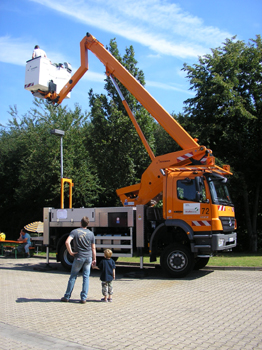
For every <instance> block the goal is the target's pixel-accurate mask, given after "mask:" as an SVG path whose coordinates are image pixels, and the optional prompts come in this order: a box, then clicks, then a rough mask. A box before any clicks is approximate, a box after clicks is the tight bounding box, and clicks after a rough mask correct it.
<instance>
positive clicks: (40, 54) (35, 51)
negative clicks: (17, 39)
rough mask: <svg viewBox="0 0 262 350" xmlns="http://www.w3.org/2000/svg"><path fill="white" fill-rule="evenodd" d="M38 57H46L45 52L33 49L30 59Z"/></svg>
mask: <svg viewBox="0 0 262 350" xmlns="http://www.w3.org/2000/svg"><path fill="white" fill-rule="evenodd" d="M39 56H41V57H46V53H45V51H44V50H42V49H34V51H33V55H32V57H33V58H36V57H39Z"/></svg>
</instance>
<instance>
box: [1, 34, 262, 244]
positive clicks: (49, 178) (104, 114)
mask: <svg viewBox="0 0 262 350" xmlns="http://www.w3.org/2000/svg"><path fill="white" fill-rule="evenodd" d="M108 49H109V51H110V52H111V53H112V54H113V55H114V56H115V57H116V58H117V59H118V60H119V61H120V62H121V63H122V64H123V65H124V66H125V67H126V68H127V69H128V70H129V71H130V72H131V73H132V74H133V75H134V76H135V77H136V79H137V80H138V81H140V83H141V84H142V85H144V84H145V78H144V74H143V72H142V71H141V70H139V69H138V67H137V61H136V60H135V53H134V49H133V47H132V46H131V47H129V48H127V49H126V51H125V54H124V56H123V57H121V55H120V53H119V51H118V48H117V44H116V41H115V40H111V41H110V44H109V47H108ZM261 57H262V55H261V38H260V37H258V38H257V39H256V40H254V41H252V43H251V44H249V45H245V44H244V43H243V42H241V41H237V42H234V39H233V40H228V41H227V42H226V43H225V44H224V46H223V47H222V48H218V49H214V50H213V51H212V54H211V55H207V56H204V57H201V58H200V59H199V64H196V65H194V66H193V67H190V66H188V65H184V70H185V71H186V72H187V76H188V78H189V80H190V83H191V88H192V89H194V90H195V92H196V96H195V97H194V98H192V99H189V100H187V101H186V105H187V107H186V110H185V112H186V113H185V114H184V115H183V114H179V115H177V116H175V115H174V116H173V117H174V118H176V120H177V121H178V122H179V123H180V124H181V125H182V126H183V127H184V128H185V129H186V130H187V131H188V132H189V133H190V134H191V135H192V137H194V138H195V137H197V138H198V139H199V142H200V144H204V145H205V146H207V147H209V148H211V149H212V150H213V153H214V155H215V156H216V157H217V158H218V159H217V161H218V163H219V164H220V163H221V162H223V163H228V164H230V165H231V166H232V168H233V172H234V176H233V177H231V181H230V186H231V195H232V197H233V201H234V203H235V204H236V216H237V220H238V226H239V228H238V237H239V238H240V240H239V242H240V244H239V247H242V249H247V248H248V246H249V248H250V250H253V251H254V250H256V249H257V247H259V246H260V245H261V242H260V241H259V239H261V219H262V214H261V213H262V208H261V207H262V206H261V196H260V189H261V170H262V169H261V164H262V163H261V162H260V161H259V159H260V158H261V152H262V151H261V149H262V147H261V146H262V145H261V137H260V134H261V131H262V130H261V107H262V106H261V80H262V79H261V76H262V73H261V72H262V70H261V69H262V67H261ZM105 81H106V83H105V94H100V95H98V94H96V93H94V92H93V91H92V90H90V92H89V105H90V113H86V112H83V111H82V110H81V108H80V107H79V106H78V105H76V106H75V109H74V110H70V109H68V108H67V107H61V106H59V107H56V108H55V107H53V106H52V105H49V104H47V103H46V102H43V101H42V100H40V101H39V100H35V101H34V106H33V108H31V110H30V111H29V112H28V114H26V115H25V116H23V117H21V116H19V114H18V112H17V111H16V108H15V107H14V108H12V109H11V110H10V116H11V118H10V121H9V125H8V128H0V181H1V184H2V190H1V191H0V215H1V218H0V225H1V227H0V230H1V231H4V232H5V233H6V234H7V238H9V239H15V238H17V235H18V232H19V229H20V228H21V227H22V226H24V225H25V224H28V223H29V222H32V221H35V220H42V210H43V207H56V208H58V207H59V206H60V138H59V137H57V136H54V135H51V134H50V131H51V130H52V129H62V130H64V131H65V136H64V137H63V153H64V155H63V159H64V177H68V178H71V179H73V182H74V188H73V207H82V206H85V207H92V206H114V205H120V202H119V200H118V197H117V196H116V192H115V190H116V189H117V188H120V187H123V186H128V185H131V184H135V183H137V182H139V181H140V178H141V175H142V173H143V172H144V170H145V169H146V168H147V166H148V165H149V164H150V158H149V156H148V154H147V152H146V150H145V148H144V146H143V144H142V142H141V140H140V138H139V136H138V134H137V132H136V131H135V128H134V126H133V125H132V122H131V120H130V118H129V117H128V115H127V113H126V111H125V109H124V107H123V105H122V102H121V99H120V98H119V96H118V95H117V92H116V90H115V88H114V87H113V85H112V83H111V81H110V79H109V78H106V80H105ZM118 84H119V86H120V89H121V91H122V93H123V95H124V97H125V99H126V101H127V102H128V104H129V107H130V108H131V110H132V112H133V114H134V115H135V117H136V119H137V121H138V123H139V125H140V127H141V129H142V131H143V133H144V135H145V137H146V139H147V141H148V143H149V145H150V147H151V148H152V150H153V152H154V153H155V155H161V154H165V153H170V152H174V151H176V150H178V149H179V147H178V145H177V144H176V142H175V141H174V140H173V139H172V138H171V137H170V136H169V135H168V134H167V133H166V132H165V131H164V130H163V128H162V127H161V126H160V125H159V124H157V123H156V122H155V121H154V120H153V119H152V117H151V116H150V115H149V113H148V112H147V111H146V110H145V109H144V108H143V107H142V106H141V105H140V103H138V102H137V101H136V99H135V98H134V97H133V96H132V95H131V94H130V93H129V91H128V90H127V89H126V88H125V87H123V86H122V85H121V84H120V83H119V82H118ZM65 197H66V198H65V207H67V204H68V191H67V187H66V188H65Z"/></svg>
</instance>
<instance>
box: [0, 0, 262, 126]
mask: <svg viewBox="0 0 262 350" xmlns="http://www.w3.org/2000/svg"><path fill="white" fill-rule="evenodd" d="M261 15H262V0H249V1H247V0H212V1H211V0H181V1H180V0H179V1H175V0H173V1H172V0H75V1H72V0H70V1H68V0H1V2H0V78H1V79H0V124H2V125H4V126H5V125H6V124H7V123H8V119H9V118H10V115H9V114H8V111H9V110H10V108H9V106H14V105H16V107H17V110H18V113H19V116H23V115H25V114H26V113H27V112H28V111H29V110H30V108H32V107H33V103H32V102H33V96H32V95H31V93H30V92H28V91H26V90H24V88H23V87H24V74H25V63H26V61H27V60H28V59H30V58H31V55H32V51H33V47H34V46H35V45H36V44H38V45H40V47H41V48H42V49H44V50H45V51H46V53H47V56H48V58H50V60H51V61H52V62H70V63H71V65H72V67H73V72H74V71H75V70H76V69H77V68H78V67H79V65H80V57H79V43H80V41H81V40H82V38H83V37H84V36H85V34H86V32H90V33H91V34H92V35H93V36H95V37H96V38H97V39H98V40H99V41H100V42H101V43H102V44H104V45H105V46H106V45H108V44H109V41H110V39H112V38H116V41H117V43H118V47H119V50H120V53H121V55H123V54H124V53H125V48H126V47H129V46H130V45H133V47H134V50H135V57H136V59H137V61H138V67H139V68H140V69H142V70H143V71H144V73H145V79H146V89H147V90H148V91H149V92H150V93H151V95H152V96H153V97H154V98H155V99H156V100H157V101H158V102H159V103H160V104H161V105H162V106H163V107H164V108H165V109H166V110H167V111H168V112H169V113H172V112H175V113H179V112H183V102H184V101H185V100H186V99H187V98H190V97H192V96H193V92H192V91H190V90H189V82H188V81H187V79H186V78H185V73H184V72H183V71H181V68H182V67H183V63H184V62H186V63H188V64H190V65H193V64H194V63H198V57H199V56H201V55H205V54H208V53H210V48H216V47H218V46H220V45H222V43H223V42H224V41H225V39H226V38H232V37H233V36H234V35H237V39H239V40H244V41H245V42H246V43H247V42H248V40H249V39H255V37H256V35H257V34H262V16H261ZM104 78H105V76H104V66H103V65H102V64H101V62H100V61H98V59H97V58H96V57H94V56H93V54H92V53H90V54H89V71H88V72H87V73H86V74H85V76H84V78H82V80H81V81H80V82H79V83H78V85H76V87H75V88H74V90H73V91H72V93H71V99H70V100H64V101H63V103H62V105H68V107H70V108H72V109H74V106H75V104H76V103H78V104H79V105H80V106H81V107H82V110H83V111H84V110H87V111H88V110H89V101H88V91H89V89H90V88H92V89H93V91H94V92H95V93H103V92H104V90H103V89H104Z"/></svg>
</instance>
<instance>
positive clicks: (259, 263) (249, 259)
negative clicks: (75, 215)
mask: <svg viewBox="0 0 262 350" xmlns="http://www.w3.org/2000/svg"><path fill="white" fill-rule="evenodd" d="M35 256H37V254H35ZM38 256H46V253H45V252H39V253H38ZM49 256H50V257H55V256H56V254H55V253H50V254H49ZM159 260H160V259H159V258H157V261H156V262H154V263H152V264H159ZM117 261H118V262H129V263H139V262H140V258H139V257H133V258H124V257H120V258H118V260H117ZM143 262H144V263H149V257H147V256H146V257H144V259H143ZM207 266H241V267H262V254H261V253H256V254H255V253H254V254H252V253H224V254H219V255H217V256H214V257H212V258H210V259H209V262H208V264H207Z"/></svg>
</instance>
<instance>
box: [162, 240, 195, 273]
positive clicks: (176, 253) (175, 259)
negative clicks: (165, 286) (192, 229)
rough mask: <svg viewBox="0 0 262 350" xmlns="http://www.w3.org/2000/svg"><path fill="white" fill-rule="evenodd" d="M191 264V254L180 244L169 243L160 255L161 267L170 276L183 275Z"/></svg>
mask: <svg viewBox="0 0 262 350" xmlns="http://www.w3.org/2000/svg"><path fill="white" fill-rule="evenodd" d="M193 264H194V259H193V254H192V253H191V252H190V250H189V249H188V248H187V247H186V246H183V245H182V244H176V243H175V244H170V245H169V246H167V247H166V248H165V250H164V251H163V253H162V254H161V256H160V265H161V267H162V268H163V269H164V270H165V271H166V272H167V273H168V274H169V275H170V276H172V277H185V276H186V275H188V274H189V272H190V271H191V270H192V268H193Z"/></svg>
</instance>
